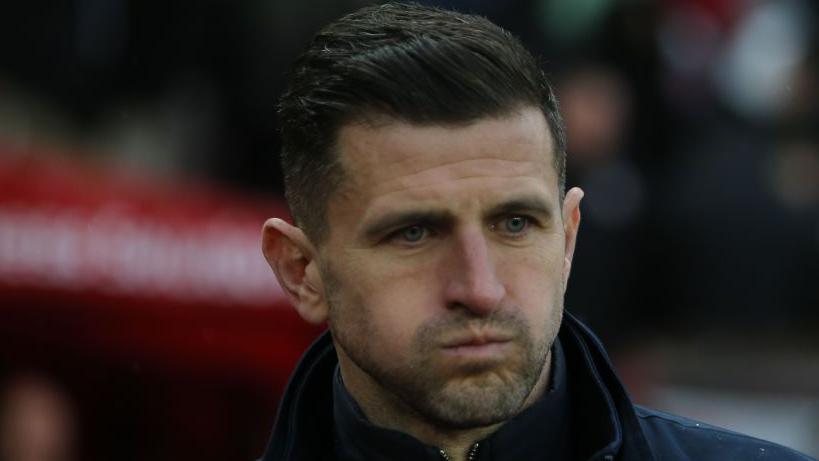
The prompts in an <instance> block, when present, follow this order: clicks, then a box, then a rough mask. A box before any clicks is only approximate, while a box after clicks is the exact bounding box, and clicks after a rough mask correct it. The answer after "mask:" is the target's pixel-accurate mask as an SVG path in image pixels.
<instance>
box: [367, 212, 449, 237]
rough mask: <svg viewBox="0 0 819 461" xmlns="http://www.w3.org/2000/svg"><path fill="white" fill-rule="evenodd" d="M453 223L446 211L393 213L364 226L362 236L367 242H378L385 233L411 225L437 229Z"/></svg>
mask: <svg viewBox="0 0 819 461" xmlns="http://www.w3.org/2000/svg"><path fill="white" fill-rule="evenodd" d="M454 221H455V217H454V216H452V214H451V213H449V212H446V211H438V210H416V211H393V212H389V213H386V214H384V215H383V216H381V217H379V218H378V219H376V220H375V221H374V222H373V223H371V224H368V225H366V227H365V228H364V236H365V237H366V238H367V239H368V240H378V239H380V238H381V237H382V236H383V235H384V234H385V233H388V232H390V231H393V230H397V229H401V228H402V227H406V226H411V225H413V224H427V225H433V226H436V227H439V226H447V225H451V224H452V223H453V222H454Z"/></svg>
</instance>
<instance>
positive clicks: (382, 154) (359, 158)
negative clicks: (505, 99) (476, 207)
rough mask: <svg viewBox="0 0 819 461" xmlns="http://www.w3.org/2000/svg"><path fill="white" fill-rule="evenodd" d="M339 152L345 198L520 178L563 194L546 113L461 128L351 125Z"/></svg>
mask: <svg viewBox="0 0 819 461" xmlns="http://www.w3.org/2000/svg"><path fill="white" fill-rule="evenodd" d="M336 146H337V151H338V155H339V160H340V162H341V164H342V167H343V169H344V172H345V175H344V176H345V180H344V182H343V184H342V186H341V188H340V190H339V191H338V192H340V194H342V195H350V194H352V195H359V196H360V195H369V194H379V193H383V192H388V191H390V190H392V189H401V188H402V187H412V188H418V187H424V186H425V185H430V186H432V185H437V186H446V184H447V183H451V185H452V186H455V185H456V183H455V182H456V180H458V179H465V178H468V177H470V176H474V177H478V176H484V177H486V179H489V177H498V178H503V177H511V176H515V175H520V174H521V173H526V175H527V176H536V177H540V178H541V179H542V180H543V181H545V182H546V183H551V184H552V185H554V188H555V189H556V188H557V174H556V172H555V170H554V167H553V160H554V153H553V150H554V145H553V140H552V138H551V134H550V131H549V128H548V124H547V122H546V119H545V118H544V116H543V114H542V112H541V111H540V110H539V109H537V108H534V107H531V108H524V109H521V110H520V111H517V112H513V113H511V114H508V115H504V116H502V117H491V118H482V119H478V120H475V121H472V122H470V123H466V124H460V125H417V124H412V123H407V122H402V121H396V120H381V121H380V123H354V124H347V125H344V126H343V127H342V128H341V130H340V131H339V135H338V142H337V144H336ZM360 198H362V197H359V199H360Z"/></svg>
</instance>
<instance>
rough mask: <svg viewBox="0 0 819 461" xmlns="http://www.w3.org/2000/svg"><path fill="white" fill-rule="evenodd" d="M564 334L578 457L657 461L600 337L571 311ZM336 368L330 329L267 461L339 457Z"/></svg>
mask: <svg viewBox="0 0 819 461" xmlns="http://www.w3.org/2000/svg"><path fill="white" fill-rule="evenodd" d="M558 337H559V340H560V343H561V344H562V346H563V349H564V354H565V357H566V363H567V371H568V373H567V375H568V388H569V389H570V391H571V392H570V395H571V399H572V402H573V403H572V413H573V417H572V420H573V421H574V427H575V432H574V433H573V436H574V437H573V438H574V439H575V440H576V441H577V442H578V443H577V445H576V446H575V447H574V448H575V449H576V452H575V453H576V455H577V459H587V460H590V461H591V460H609V459H611V460H613V459H617V460H622V461H637V460H653V459H654V458H653V456H652V455H651V453H650V451H649V448H648V444H647V443H646V441H645V437H644V435H643V433H642V431H641V429H640V425H639V423H638V421H637V416H636V414H635V413H634V408H633V404H632V403H631V400H630V399H629V397H628V395H627V393H626V391H625V389H624V388H623V386H622V383H621V382H620V380H619V379H618V378H617V375H616V374H615V372H614V369H613V367H612V365H611V362H610V360H609V358H608V356H607V354H606V352H605V350H604V349H603V346H602V344H601V343H600V341H599V340H598V339H597V337H596V336H595V335H594V334H593V333H592V332H591V331H590V330H589V329H588V327H586V326H585V325H583V324H582V323H581V322H580V321H579V320H577V319H576V318H575V317H573V316H572V315H571V314H569V313H568V312H566V313H565V315H564V318H563V324H562V326H561V330H560V334H559V336H558ZM336 366H337V358H336V354H335V350H334V348H333V344H332V339H331V337H330V334H329V333H328V332H325V333H324V334H322V335H321V336H320V337H319V338H318V339H317V340H316V341H315V342H314V343H313V345H311V346H310V348H309V349H308V350H307V352H306V353H305V354H304V356H303V357H302V359H301V360H300V362H299V364H298V365H297V366H296V369H295V371H294V372H293V374H292V376H291V378H290V382H289V383H288V385H287V388H286V390H285V394H284V397H283V398H282V402H281V405H280V407H279V412H278V415H277V418H276V424H275V426H274V429H273V435H272V437H271V439H270V441H269V443H268V446H267V449H266V451H265V455H264V457H263V458H262V460H263V461H295V460H305V461H319V460H328V459H333V451H334V448H333V447H334V433H333V376H334V372H335V368H336ZM521 415H523V413H522V414H521ZM541 429H542V430H543V431H546V430H548V429H547V428H541ZM500 433H502V429H501V430H499V431H498V432H497V433H496V434H500ZM407 437H409V436H407ZM416 443H417V442H416ZM481 458H483V456H481ZM393 459H394V458H393ZM421 459H423V458H421ZM490 459H491V458H490Z"/></svg>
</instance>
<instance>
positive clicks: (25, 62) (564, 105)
mask: <svg viewBox="0 0 819 461" xmlns="http://www.w3.org/2000/svg"><path fill="white" fill-rule="evenodd" d="M367 3H370V2H363V1H360V0H309V1H308V0H304V1H298V2H296V1H275V0H266V1H262V0H247V1H242V2H226V1H221V2H220V1H202V2H158V1H148V2H141V1H140V2H137V1H128V0H73V1H68V0H66V1H61V2H42V1H32V2H7V3H6V4H3V5H2V6H0V146H12V147H13V148H14V149H13V150H12V151H13V152H15V155H17V156H23V157H24V156H26V155H43V154H36V153H35V152H41V151H42V149H39V148H42V147H43V146H45V147H48V149H45V150H46V151H47V152H49V154H48V155H57V156H60V155H62V156H65V157H68V158H70V159H72V161H76V162H81V163H90V164H103V165H106V166H109V167H112V168H116V169H122V170H128V171H129V172H134V173H136V174H141V175H147V176H156V177H162V178H167V179H169V180H171V181H173V180H177V179H182V178H184V179H186V180H188V179H195V180H198V181H204V182H208V183H213V184H218V185H220V187H226V188H230V189H234V190H239V191H243V192H244V193H247V194H252V195H255V196H259V195H263V196H269V197H281V195H282V182H281V178H280V171H279V167H278V164H277V161H278V160H277V156H276V152H277V149H278V139H277V134H276V128H275V103H276V99H277V96H278V94H279V93H280V92H281V90H282V87H283V82H284V78H285V71H286V68H287V66H288V64H289V63H290V62H291V61H292V60H293V59H294V58H295V56H296V55H297V54H298V53H299V51H300V49H301V48H302V47H303V46H304V44H305V43H306V41H307V40H309V38H310V36H311V35H312V34H313V33H314V32H315V31H316V30H317V29H318V28H319V27H321V25H323V24H325V23H327V22H328V21H329V20H331V19H333V18H335V17H337V16H339V15H341V14H343V13H344V12H347V11H350V10H352V9H354V8H356V7H358V6H361V5H364V4H367ZM422 3H432V4H438V5H441V6H445V7H452V8H456V9H460V10H463V11H469V12H477V13H481V14H483V15H486V16H488V17H489V18H490V19H492V20H493V21H495V22H497V23H498V24H500V25H502V26H504V27H506V28H507V29H509V30H510V31H512V32H513V33H514V34H516V35H518V36H519V37H520V38H521V39H522V40H523V41H524V42H525V43H526V44H527V46H528V47H529V48H530V49H532V50H534V51H535V52H536V54H537V55H539V56H540V57H541V58H542V60H543V65H544V69H545V70H546V71H547V73H548V74H549V75H550V76H551V79H552V81H553V83H554V84H555V85H556V87H557V89H558V94H559V97H560V102H561V110H562V113H563V115H564V118H565V121H566V124H567V129H568V138H569V143H568V184H570V185H579V186H580V187H582V188H583V189H584V190H585V191H586V196H585V199H584V202H583V207H582V211H583V222H582V225H581V233H580V237H579V244H578V247H577V253H576V259H575V262H574V265H573V274H572V279H571V283H570V289H569V293H568V297H567V301H566V303H567V307H568V308H569V309H570V310H572V311H574V312H575V313H577V314H579V315H580V316H581V317H583V318H585V319H586V320H587V321H589V322H590V323H591V324H592V325H593V326H594V328H595V329H596V330H598V331H599V332H600V333H601V335H602V336H603V339H604V341H605V342H606V343H607V344H609V345H610V346H611V347H612V348H613V350H615V353H616V351H617V350H620V349H622V350H626V349H628V347H629V346H630V345H632V344H634V343H644V342H648V341H650V340H658V341H659V340H663V338H668V337H679V338H689V337H692V336H695V337H698V338H711V339H710V340H711V341H716V342H719V341H720V340H721V338H726V337H727V338H733V339H735V340H736V341H745V342H744V343H742V345H741V346H738V349H747V350H753V349H754V348H755V347H757V346H756V345H755V343H754V342H753V341H755V340H756V339H758V338H760V337H762V338H766V340H767V341H774V342H776V344H780V345H784V346H783V347H787V345H788V344H799V345H800V346H799V347H804V346H805V345H807V350H808V352H806V354H814V355H813V357H816V356H819V342H817V340H816V338H817V332H819V309H817V307H819V5H817V3H816V2H814V1H812V0H449V1H445V0H441V1H428V2H422ZM260 224H261V223H260ZM0 303H2V300H1V299H0ZM714 338H717V339H714ZM811 351H812V352H811ZM814 376H816V375H814ZM7 381H8V382H7V383H6V384H5V387H4V389H5V391H4V393H3V397H2V401H3V402H4V403H3V406H2V414H1V415H0V418H2V419H0V428H2V429H0V443H3V447H5V448H2V451H0V460H2V461H24V460H25V461H46V460H52V461H56V460H68V459H71V458H69V457H60V456H56V455H52V454H49V453H51V451H49V450H52V451H60V450H63V451H65V452H66V453H67V452H70V451H71V450H72V449H73V448H71V443H72V437H73V436H72V433H73V431H74V428H73V422H72V421H73V420H72V412H73V409H72V406H71V404H70V402H68V401H67V399H66V398H65V394H64V393H63V392H62V391H61V390H60V389H59V388H58V387H55V386H54V385H53V384H51V383H50V382H49V381H48V380H47V379H45V378H42V377H36V376H28V375H26V376H22V377H18V378H15V379H14V380H7ZM805 388H806V389H808V391H811V390H815V391H816V392H819V378H817V381H815V382H813V383H811V384H809V385H807V386H806V387H805ZM15 418H16V419H15ZM38 418H39V419H38ZM12 419H14V420H15V421H19V422H18V423H15V424H14V425H10V423H9V421H10V420H12ZM28 421H34V422H32V423H31V424H28V423H27V422H28ZM38 421H39V422H38ZM38 424H41V425H50V426H48V427H45V426H43V427H41V426H38ZM263 429H264V428H263ZM48 430H50V431H51V433H52V435H51V436H49V437H51V438H47V439H38V437H46V436H44V435H42V434H43V431H48ZM9 434H12V435H9ZM13 434H18V435H17V436H16V439H15V440H18V441H19V443H16V444H11V443H9V442H8V441H9V440H11V439H10V437H11V438H14V435H13ZM27 441H34V442H30V444H32V446H34V445H36V446H39V447H40V448H38V450H39V451H38V452H37V453H39V454H38V455H35V454H28V455H23V454H21V453H23V452H24V451H25V444H26V443H29V442H27ZM55 447H56V448H55ZM808 448H810V447H808ZM803 449H807V448H803Z"/></svg>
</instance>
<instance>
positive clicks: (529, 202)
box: [487, 196, 554, 221]
mask: <svg viewBox="0 0 819 461" xmlns="http://www.w3.org/2000/svg"><path fill="white" fill-rule="evenodd" d="M511 213H531V214H537V215H540V217H541V218H542V219H544V220H547V221H548V220H550V219H551V218H552V215H553V214H554V212H553V210H552V206H551V205H550V204H549V202H547V201H546V200H544V199H542V198H540V197H533V196H527V197H519V198H514V199H511V200H508V201H505V202H502V203H499V204H497V205H495V206H493V207H492V208H490V209H489V211H488V212H487V215H488V216H490V217H492V216H500V215H504V214H511Z"/></svg>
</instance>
